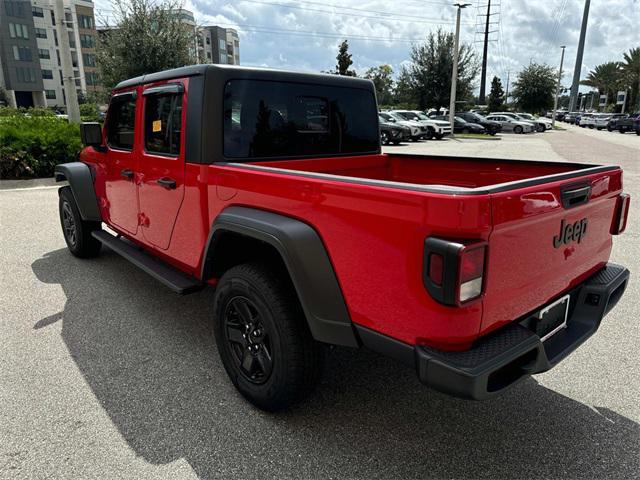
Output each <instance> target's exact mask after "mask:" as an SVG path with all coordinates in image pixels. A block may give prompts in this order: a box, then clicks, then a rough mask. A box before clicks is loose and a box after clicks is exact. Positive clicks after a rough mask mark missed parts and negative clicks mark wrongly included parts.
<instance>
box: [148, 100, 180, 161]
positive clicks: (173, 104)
mask: <svg viewBox="0 0 640 480" xmlns="http://www.w3.org/2000/svg"><path fill="white" fill-rule="evenodd" d="M181 132H182V93H171V94H152V95H148V96H146V97H145V107H144V148H145V150H146V151H147V152H149V153H157V154H161V155H171V156H174V155H178V154H179V153H180V134H181Z"/></svg>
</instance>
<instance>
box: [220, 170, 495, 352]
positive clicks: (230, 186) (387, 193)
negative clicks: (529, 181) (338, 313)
mask: <svg viewBox="0 0 640 480" xmlns="http://www.w3.org/2000/svg"><path fill="white" fill-rule="evenodd" d="M209 178H210V180H211V179H215V184H214V183H211V184H209V185H208V189H209V191H208V196H209V199H210V200H209V207H208V214H209V222H213V220H214V219H215V217H216V216H217V215H218V214H219V213H220V212H221V211H222V210H223V209H224V208H226V207H228V206H230V205H240V206H247V207H253V208H262V209H264V210H269V211H273V212H276V213H280V214H284V215H289V216H292V217H294V218H297V219H300V220H302V221H304V222H306V223H308V224H310V225H312V226H313V227H314V228H315V229H316V230H317V231H318V233H319V235H320V236H321V238H322V240H323V242H324V244H325V246H326V248H327V251H328V253H329V256H330V258H331V261H332V263H333V267H334V269H335V272H336V275H337V277H338V281H339V282H340V285H341V288H342V291H343V294H344V297H345V301H346V304H347V307H348V309H349V313H350V315H351V319H352V321H353V322H355V323H357V324H359V325H362V326H364V327H368V328H371V329H373V330H375V331H378V332H380V333H383V334H385V335H389V336H391V337H393V338H396V339H398V340H401V341H404V342H406V343H410V344H427V345H431V346H435V347H442V348H447V349H463V348H467V347H468V346H469V344H470V342H471V341H473V340H474V339H475V338H476V336H477V334H478V331H479V328H480V321H481V317H482V302H475V303H472V304H470V305H468V306H466V307H463V308H452V307H448V306H444V305H441V304H438V303H437V302H435V301H434V300H433V299H432V298H431V297H430V296H429V294H428V293H427V291H426V290H425V288H424V285H423V283H422V262H423V249H424V240H425V238H426V237H428V236H430V235H439V236H443V237H448V238H462V239H464V238H468V239H483V240H486V239H487V238H488V235H489V232H490V226H491V225H490V203H489V197H488V196H487V195H476V196H468V197H465V196H458V197H456V196H454V195H441V194H434V193H424V192H416V191H405V190H403V191H399V190H395V189H391V188H386V187H379V186H371V185H360V184H354V183H349V182H341V181H333V180H328V179H316V178H305V177H300V176H295V175H289V174H277V173H273V172H261V171H252V170H245V169H242V168H236V167H231V166H211V167H209ZM318 288H322V286H321V285H318Z"/></svg>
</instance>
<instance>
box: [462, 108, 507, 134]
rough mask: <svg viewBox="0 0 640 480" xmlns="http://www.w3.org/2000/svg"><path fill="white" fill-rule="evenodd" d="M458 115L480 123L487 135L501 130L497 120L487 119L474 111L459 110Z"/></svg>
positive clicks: (468, 120)
mask: <svg viewBox="0 0 640 480" xmlns="http://www.w3.org/2000/svg"><path fill="white" fill-rule="evenodd" d="M458 116H459V117H460V118H462V119H464V120H466V121H467V122H471V123H476V124H478V125H482V126H483V127H484V128H485V130H486V131H487V133H488V134H489V135H495V134H496V133H498V132H500V131H501V130H502V125H501V124H500V123H499V122H494V121H492V120H487V118H486V117H484V116H483V115H480V114H479V113H476V112H461V113H459V114H458Z"/></svg>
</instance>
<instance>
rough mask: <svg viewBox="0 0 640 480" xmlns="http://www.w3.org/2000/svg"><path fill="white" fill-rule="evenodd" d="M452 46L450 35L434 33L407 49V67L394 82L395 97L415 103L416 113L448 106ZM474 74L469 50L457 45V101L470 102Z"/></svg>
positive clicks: (476, 68) (475, 67)
mask: <svg viewBox="0 0 640 480" xmlns="http://www.w3.org/2000/svg"><path fill="white" fill-rule="evenodd" d="M454 45H455V38H454V34H453V33H449V32H444V31H443V30H438V31H437V32H432V33H431V34H429V36H428V37H427V39H426V41H425V42H424V43H423V44H420V45H414V46H413V47H412V48H411V65H409V66H408V67H407V68H406V72H404V77H402V76H401V77H400V78H399V79H398V90H399V94H400V95H403V96H404V97H405V98H404V99H403V101H404V102H409V103H415V104H416V105H417V106H418V107H419V108H420V109H425V108H428V107H435V108H439V107H442V106H448V105H449V98H450V95H451V73H452V72H453V50H454ZM478 72H479V64H478V60H477V57H476V54H475V52H474V51H473V49H472V47H471V46H470V45H468V44H463V45H461V46H460V47H459V59H458V84H457V91H456V97H457V99H458V100H459V101H464V100H469V99H471V98H473V89H474V81H475V78H476V77H477V76H478ZM402 73H403V72H401V75H402Z"/></svg>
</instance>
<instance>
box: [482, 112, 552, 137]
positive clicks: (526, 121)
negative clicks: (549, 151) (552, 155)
mask: <svg viewBox="0 0 640 480" xmlns="http://www.w3.org/2000/svg"><path fill="white" fill-rule="evenodd" d="M492 115H504V116H505V117H510V118H513V119H514V120H515V121H516V122H524V123H528V124H530V125H531V126H532V127H533V131H534V132H540V131H544V130H542V129H541V127H540V126H539V125H537V123H536V122H535V121H534V120H527V119H525V118H522V117H520V116H519V115H517V114H515V113H512V112H492Z"/></svg>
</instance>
